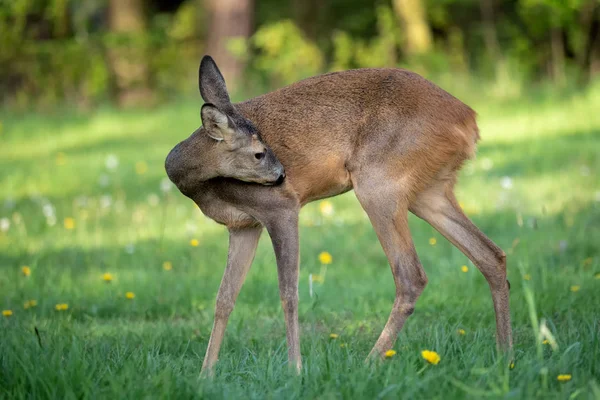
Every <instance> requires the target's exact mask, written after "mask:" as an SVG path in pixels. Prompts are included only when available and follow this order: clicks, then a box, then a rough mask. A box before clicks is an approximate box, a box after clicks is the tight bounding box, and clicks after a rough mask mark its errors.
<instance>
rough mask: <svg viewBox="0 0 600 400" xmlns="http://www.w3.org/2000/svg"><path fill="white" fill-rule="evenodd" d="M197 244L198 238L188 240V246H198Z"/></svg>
mask: <svg viewBox="0 0 600 400" xmlns="http://www.w3.org/2000/svg"><path fill="white" fill-rule="evenodd" d="M199 244H200V242H199V241H198V239H192V240H190V246H192V247H198V245H199Z"/></svg>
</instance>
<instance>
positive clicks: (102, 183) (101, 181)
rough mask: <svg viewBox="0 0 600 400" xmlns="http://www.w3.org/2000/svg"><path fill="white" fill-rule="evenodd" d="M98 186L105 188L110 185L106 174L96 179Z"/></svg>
mask: <svg viewBox="0 0 600 400" xmlns="http://www.w3.org/2000/svg"><path fill="white" fill-rule="evenodd" d="M98 184H99V185H100V186H101V187H107V186H108V185H110V177H109V176H108V175H106V174H102V175H100V178H98Z"/></svg>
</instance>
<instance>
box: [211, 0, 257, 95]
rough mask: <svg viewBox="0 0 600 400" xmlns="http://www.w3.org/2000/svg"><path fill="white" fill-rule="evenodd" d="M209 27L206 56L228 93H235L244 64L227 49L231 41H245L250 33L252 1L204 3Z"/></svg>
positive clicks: (231, 0) (252, 14)
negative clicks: (235, 39)
mask: <svg viewBox="0 0 600 400" xmlns="http://www.w3.org/2000/svg"><path fill="white" fill-rule="evenodd" d="M205 1H206V2H207V6H208V12H209V21H210V26H209V28H208V37H207V41H206V54H209V55H210V56H211V57H212V58H214V59H215V61H216V62H217V65H218V66H219V69H220V70H221V73H222V74H223V76H224V78H225V80H226V82H227V87H228V89H229V90H235V88H236V86H237V85H238V84H239V81H240V78H241V76H242V73H243V72H244V67H245V65H244V61H243V60H241V59H240V58H239V57H236V56H235V55H234V54H232V53H231V52H230V51H229V50H228V48H227V46H228V42H229V41H230V40H231V39H233V38H244V39H247V38H248V37H250V34H251V33H252V23H253V17H254V0H205Z"/></svg>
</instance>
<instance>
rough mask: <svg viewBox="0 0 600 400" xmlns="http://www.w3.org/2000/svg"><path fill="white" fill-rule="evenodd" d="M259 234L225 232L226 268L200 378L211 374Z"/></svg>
mask: <svg viewBox="0 0 600 400" xmlns="http://www.w3.org/2000/svg"><path fill="white" fill-rule="evenodd" d="M261 232H262V226H259V227H252V228H245V229H236V230H233V229H230V230H229V253H228V255H227V267H226V268H225V273H224V274H223V279H222V280H221V286H220V287H219V293H218V294H217V302H216V306H215V322H214V325H213V329H212V332H211V334H210V340H209V342H208V348H207V349H206V356H205V357H204V363H203V364H202V374H205V375H207V376H209V377H210V376H212V375H213V374H214V365H215V363H216V362H217V359H218V357H219V349H220V348H221V343H222V342H223V336H224V335H225V328H226V326H227V321H228V320H229V315H230V314H231V311H233V307H234V305H235V300H236V299H237V296H238V294H239V293H240V289H241V288H242V285H243V284H244V280H245V279H246V273H247V272H248V270H249V269H250V265H252V260H253V259H254V254H255V253H256V247H257V245H258V239H259V238H260V234H261Z"/></svg>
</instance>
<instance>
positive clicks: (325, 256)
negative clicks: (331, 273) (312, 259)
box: [319, 251, 333, 265]
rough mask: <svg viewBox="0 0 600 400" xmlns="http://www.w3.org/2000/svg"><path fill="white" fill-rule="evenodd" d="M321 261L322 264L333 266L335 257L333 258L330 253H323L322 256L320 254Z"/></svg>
mask: <svg viewBox="0 0 600 400" xmlns="http://www.w3.org/2000/svg"><path fill="white" fill-rule="evenodd" d="M319 261H320V262H321V264H325V265H327V264H331V263H332V262H333V257H331V254H329V253H328V252H326V251H322V252H321V254H319Z"/></svg>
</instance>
